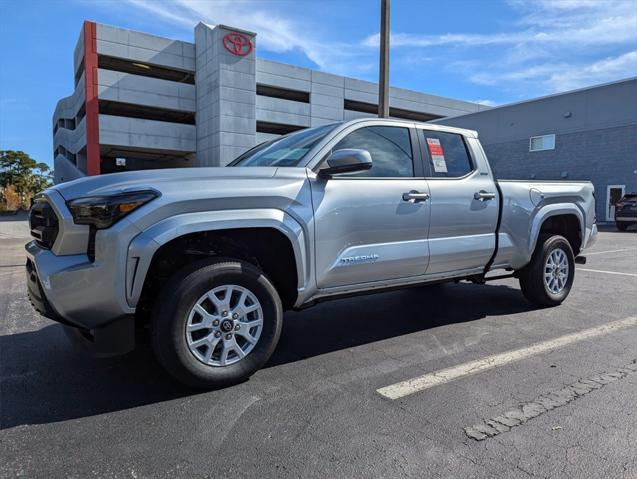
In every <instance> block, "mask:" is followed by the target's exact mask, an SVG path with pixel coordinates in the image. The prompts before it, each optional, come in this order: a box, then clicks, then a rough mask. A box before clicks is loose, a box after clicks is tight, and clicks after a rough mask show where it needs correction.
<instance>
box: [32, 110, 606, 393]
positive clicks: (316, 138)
mask: <svg viewBox="0 0 637 479" xmlns="http://www.w3.org/2000/svg"><path fill="white" fill-rule="evenodd" d="M594 211H595V204H594V196H593V186H592V185H591V183H589V182H550V181H546V182H528V181H496V180H495V179H494V177H493V174H492V172H491V169H490V167H489V163H488V162H487V158H486V156H485V154H484V151H483V149H482V147H481V145H480V143H479V141H478V138H477V134H476V133H475V132H474V131H468V130H462V129H457V128H450V127H445V126H438V125H431V124H420V123H414V122H407V121H394V120H384V119H365V120H355V121H350V122H344V123H334V124H329V125H324V126H319V127H316V128H310V129H306V130H302V131H299V132H295V133H292V134H290V135H287V136H284V137H281V138H277V139H275V140H272V141H269V142H266V143H262V144H260V145H258V146H256V147H255V148H253V149H251V150H249V151H248V152H246V153H244V154H243V155H242V156H240V157H239V158H237V159H236V160H235V161H234V162H233V163H232V164H231V165H229V167H225V168H184V169H163V170H152V171H133V172H125V173H117V174H111V175H103V176H96V177H91V178H83V179H79V180H76V181H72V182H69V183H64V184H60V185H57V186H55V187H53V188H51V189H49V190H46V191H45V192H44V193H42V194H41V195H40V196H39V197H38V199H37V201H36V202H35V204H34V206H33V208H32V210H31V214H30V226H31V232H32V235H33V236H34V237H35V239H34V240H33V241H32V242H30V243H29V244H27V245H26V252H27V265H26V269H27V284H28V290H29V297H30V299H31V301H32V303H33V305H34V307H35V308H36V309H37V310H38V311H39V312H40V313H42V314H43V315H45V316H47V317H49V318H51V319H54V320H56V321H59V322H61V323H63V324H64V325H65V329H66V331H67V332H68V334H69V337H71V338H72V340H73V341H74V342H75V343H76V344H77V345H78V346H80V347H87V348H90V349H91V350H92V351H93V352H95V353H96V354H112V353H124V352H127V351H130V350H131V349H132V348H134V346H135V337H136V336H138V335H139V334H142V333H143V332H144V331H149V333H150V338H151V344H152V347H153V350H154V352H155V354H156V355H157V358H158V360H159V362H160V363H161V364H162V365H163V366H164V367H165V368H166V370H167V371H168V372H170V373H171V374H172V375H173V376H175V377H176V378H177V379H179V380H180V381H182V382H184V383H186V384H188V385H192V386H196V387H203V388H211V387H219V386H224V385H229V384H233V383H236V382H238V381H241V380H244V379H245V378H247V377H249V376H250V375H251V374H253V373H254V372H255V371H256V370H258V369H259V368H260V367H261V366H263V365H264V364H265V362H266V361H267V360H268V358H269V357H270V355H271V354H272V352H273V351H274V348H275V347H276V344H277V341H278V339H279V335H280V332H281V324H282V317H283V312H284V311H285V310H288V309H300V308H305V307H308V306H311V305H313V304H315V303H317V302H319V301H324V300H328V299H336V298H342V297H344V296H348V295H354V294H362V293H371V292H375V291H383V290H387V289H391V288H404V287H409V286H414V285H424V284H435V283H443V282H449V281H460V280H469V281H473V282H477V283H483V282H484V281H487V280H489V279H493V277H494V274H495V275H496V276H495V277H497V278H502V277H507V276H513V277H516V278H519V281H520V286H521V289H522V293H523V294H524V296H525V297H526V299H527V300H529V301H531V302H532V303H534V304H536V305H538V306H540V307H546V306H555V305H559V304H560V303H561V302H562V301H563V300H564V299H565V298H566V296H567V295H568V293H569V291H570V289H571V286H572V284H573V276H574V273H575V268H574V266H575V263H576V262H577V261H584V260H585V258H584V257H583V256H581V253H582V251H583V250H584V249H585V248H586V247H588V246H590V245H591V244H592V243H593V242H594V241H595V238H596V235H597V227H596V224H595V213H594ZM494 270H501V272H500V273H491V274H490V275H489V273H490V272H492V271H494ZM353 314H355V311H354V312H353Z"/></svg>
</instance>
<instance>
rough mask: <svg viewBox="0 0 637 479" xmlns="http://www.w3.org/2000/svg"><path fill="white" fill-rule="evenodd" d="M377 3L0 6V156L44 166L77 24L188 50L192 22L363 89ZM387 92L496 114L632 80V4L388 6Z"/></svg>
mask: <svg viewBox="0 0 637 479" xmlns="http://www.w3.org/2000/svg"><path fill="white" fill-rule="evenodd" d="M379 3H380V1H379V0H347V1H346V0H312V1H310V0H295V1H291V0H232V1H228V0H219V1H214V0H208V1H195V0H170V1H161V0H121V1H117V0H102V1H100V0H95V1H88V0H68V1H60V0H48V1H33V0H20V1H9V0H0V19H1V20H0V33H1V36H0V38H2V44H1V45H0V149H21V150H24V151H26V152H27V153H29V154H30V155H31V156H33V157H34V158H35V159H37V160H39V161H45V162H47V163H49V164H51V163H52V146H51V145H52V137H51V136H52V128H51V115H52V113H53V110H54V108H55V104H56V102H57V100H58V99H59V98H61V97H63V96H67V95H70V94H71V93H72V90H73V67H72V52H73V48H74V47H75V43H76V41H77V38H78V35H79V32H80V28H81V25H82V21H83V20H84V19H90V20H95V21H97V22H102V23H108V24H111V25H117V26H122V27H125V28H131V29H135V30H140V31H144V32H149V33H154V34H157V35H165V36H168V37H173V38H178V39H183V40H188V41H192V37H193V27H194V25H195V24H196V23H197V22H198V21H199V20H204V21H206V22H208V23H211V24H215V23H223V24H226V25H232V26H237V27H242V28H245V29H248V30H252V31H255V32H257V34H258V35H257V54H258V55H259V56H260V57H262V58H267V59H271V60H276V61H282V62H286V63H292V64H296V65H301V66H307V67H310V68H316V69H320V70H323V71H327V72H333V73H339V74H343V75H348V76H352V77H356V78H361V79H366V80H371V81H375V80H376V79H377V76H378V73H377V68H378V52H377V45H378V24H379ZM391 29H392V47H391V68H392V69H391V83H392V85H393V86H400V87H404V88H410V89H414V90H419V91H424V92H428V93H433V94H437V95H443V96H449V97H453V98H458V99H463V100H471V101H480V102H483V103H486V104H491V105H499V104H504V103H510V102H515V101H520V100H524V99H528V98H534V97H537V96H541V95H546V94H551V93H556V92H561V91H566V90H571V89H575V88H580V87H584V86H589V85H594V84H598V83H604V82H609V81H614V80H619V79H623V78H627V77H632V76H636V75H637V0H535V1H526V0H480V1H478V0H473V1H469V0H446V1H445V0H392V12H391Z"/></svg>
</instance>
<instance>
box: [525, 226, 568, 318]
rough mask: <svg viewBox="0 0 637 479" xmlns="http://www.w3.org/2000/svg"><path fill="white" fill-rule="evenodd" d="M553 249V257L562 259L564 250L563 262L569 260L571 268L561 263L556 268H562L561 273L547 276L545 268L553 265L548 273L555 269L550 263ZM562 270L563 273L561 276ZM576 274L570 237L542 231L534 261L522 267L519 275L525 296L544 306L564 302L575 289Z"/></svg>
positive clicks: (565, 262) (566, 262)
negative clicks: (551, 234) (552, 276)
mask: <svg viewBox="0 0 637 479" xmlns="http://www.w3.org/2000/svg"><path fill="white" fill-rule="evenodd" d="M560 252H561V253H560ZM553 253H555V255H554V256H553V257H552V258H553V259H555V258H560V259H561V258H562V256H561V254H562V253H563V254H564V256H565V258H564V262H563V263H560V264H567V265H568V271H565V270H564V269H563V268H562V267H558V268H556V269H557V271H558V273H557V275H556V276H555V277H554V278H551V277H548V278H547V280H545V268H551V269H550V270H549V269H547V271H546V272H547V274H548V273H552V272H553V270H552V266H551V265H550V264H549V263H548V262H549V261H551V260H550V259H549V257H550V256H551V255H552V254H553ZM560 273H562V275H561V276H560ZM574 277H575V258H574V255H573V250H572V248H571V245H570V244H569V242H568V241H567V240H566V238H564V237H563V236H558V235H553V236H550V235H542V236H540V238H538V243H537V246H536V247H535V251H534V252H533V256H532V258H531V262H530V263H529V264H528V265H527V266H525V267H524V269H523V270H522V271H520V275H519V278H520V287H521V289H522V294H523V295H524V297H525V298H526V299H528V300H529V301H530V302H531V303H533V304H535V305H537V306H541V307H547V306H557V305H559V304H561V303H562V301H564V300H565V299H566V297H567V296H568V294H569V292H570V291H571V287H572V285H573V279H574ZM547 282H548V284H547Z"/></svg>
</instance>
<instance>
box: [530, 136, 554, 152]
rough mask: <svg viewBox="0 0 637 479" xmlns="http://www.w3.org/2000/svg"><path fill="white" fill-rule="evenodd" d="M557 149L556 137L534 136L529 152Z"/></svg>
mask: <svg viewBox="0 0 637 479" xmlns="http://www.w3.org/2000/svg"><path fill="white" fill-rule="evenodd" d="M554 149H555V135H542V136H532V137H531V139H530V140H529V151H542V150H554Z"/></svg>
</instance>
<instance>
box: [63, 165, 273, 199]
mask: <svg viewBox="0 0 637 479" xmlns="http://www.w3.org/2000/svg"><path fill="white" fill-rule="evenodd" d="M276 171H277V168H276V167H212V168H199V167H192V168H165V169H161V170H140V171H127V172H123V173H111V174H108V175H99V176H87V177H85V178H79V179H77V180H73V181H69V182H67V183H61V184H59V185H56V186H54V187H53V188H52V189H54V190H56V191H57V192H59V193H60V194H61V195H62V196H63V197H64V198H65V199H66V200H72V199H75V198H80V197H83V196H99V195H107V194H115V193H121V192H123V191H131V190H133V191H134V190H143V189H150V188H152V189H155V190H159V191H162V190H163V189H164V188H169V189H173V188H175V186H179V188H180V189H181V188H183V189H184V190H187V189H188V188H189V185H192V186H195V184H201V183H202V182H206V181H212V180H222V181H224V182H225V181H232V180H246V179H262V178H272V177H273V176H274V175H275V174H276Z"/></svg>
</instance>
